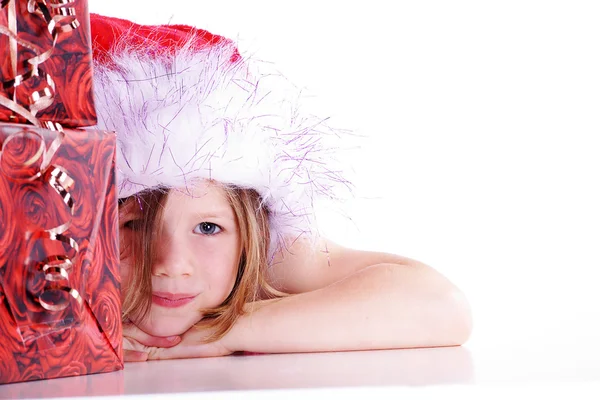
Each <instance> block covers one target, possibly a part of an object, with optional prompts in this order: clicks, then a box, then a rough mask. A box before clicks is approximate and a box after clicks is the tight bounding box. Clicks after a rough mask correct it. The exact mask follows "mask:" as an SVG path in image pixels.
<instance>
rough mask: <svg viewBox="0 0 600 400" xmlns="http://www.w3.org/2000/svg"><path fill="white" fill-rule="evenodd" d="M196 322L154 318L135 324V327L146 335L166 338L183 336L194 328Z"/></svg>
mask: <svg viewBox="0 0 600 400" xmlns="http://www.w3.org/2000/svg"><path fill="white" fill-rule="evenodd" d="M196 322H198V321H176V320H173V319H171V318H168V319H164V320H163V319H162V318H156V319H152V320H149V319H146V320H145V321H143V322H141V323H137V322H136V325H137V326H138V328H140V329H141V330H142V331H144V332H146V333H147V334H148V335H152V336H158V337H167V336H176V335H182V334H184V333H185V332H187V331H188V330H189V329H190V328H191V327H192V326H194V324H195V323H196Z"/></svg>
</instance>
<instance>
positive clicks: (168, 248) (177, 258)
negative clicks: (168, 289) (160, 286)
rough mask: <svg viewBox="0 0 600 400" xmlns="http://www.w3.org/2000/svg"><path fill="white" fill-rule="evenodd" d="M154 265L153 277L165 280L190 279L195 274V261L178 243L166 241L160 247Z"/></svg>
mask: <svg viewBox="0 0 600 400" xmlns="http://www.w3.org/2000/svg"><path fill="white" fill-rule="evenodd" d="M158 246H159V247H158V248H157V254H156V258H155V259H154V262H153V263H152V275H154V276H157V277H165V278H179V277H183V278H186V277H190V276H192V274H193V272H194V265H193V260H192V259H191V257H190V255H189V254H188V252H186V251H185V250H184V249H183V248H182V246H179V245H177V243H176V241H172V240H169V241H165V240H163V241H162V243H160V244H159V245H158Z"/></svg>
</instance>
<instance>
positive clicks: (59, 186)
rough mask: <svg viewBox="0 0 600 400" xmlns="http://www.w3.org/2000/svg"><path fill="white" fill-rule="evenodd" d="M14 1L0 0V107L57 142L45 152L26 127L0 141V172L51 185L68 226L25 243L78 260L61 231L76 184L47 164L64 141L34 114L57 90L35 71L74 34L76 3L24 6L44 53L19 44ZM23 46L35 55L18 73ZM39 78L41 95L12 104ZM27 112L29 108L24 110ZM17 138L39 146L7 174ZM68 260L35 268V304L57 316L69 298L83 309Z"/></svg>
mask: <svg viewBox="0 0 600 400" xmlns="http://www.w3.org/2000/svg"><path fill="white" fill-rule="evenodd" d="M16 1H17V0H0V10H3V9H6V10H7V12H8V19H7V21H8V26H7V27H4V26H0V34H4V35H6V36H8V38H9V57H8V58H9V62H10V67H11V73H12V75H13V78H12V79H9V80H7V81H5V82H0V84H1V86H2V89H3V90H4V91H9V92H10V91H12V98H10V97H9V96H6V95H3V94H2V93H0V105H2V106H4V107H6V108H8V109H10V110H12V111H13V112H14V113H16V114H18V115H20V116H22V117H23V118H25V119H26V120H27V121H28V122H29V123H31V124H32V125H34V126H36V127H40V128H46V129H49V130H52V131H54V133H55V135H56V137H55V139H54V140H53V141H52V143H51V144H50V146H49V147H48V149H46V143H45V141H44V137H43V136H42V134H40V133H39V132H36V131H35V130H32V129H29V128H23V129H21V130H20V131H18V132H15V133H12V134H10V135H9V136H8V137H7V138H6V140H4V142H3V143H2V142H0V172H3V173H4V174H5V175H6V176H7V177H8V178H9V179H11V180H13V181H21V182H33V181H35V180H38V179H39V180H40V181H41V182H43V183H45V184H48V185H50V187H51V188H52V189H53V190H54V191H55V192H56V193H57V194H58V195H59V196H60V197H61V199H62V202H63V203H64V204H65V205H66V206H67V207H68V209H69V213H70V218H69V220H68V221H67V222H65V223H63V224H61V225H58V226H55V227H52V228H49V229H44V230H38V231H35V232H33V233H31V235H29V237H28V239H30V240H37V239H42V240H51V241H57V242H61V243H62V244H64V245H67V246H68V247H70V248H71V249H72V250H73V252H74V254H75V255H74V257H73V258H75V257H77V255H78V253H79V245H78V244H77V242H76V241H75V240H74V239H73V238H71V237H70V236H69V235H67V234H65V232H66V231H67V230H68V229H69V227H70V225H71V223H72V220H73V215H74V207H75V199H73V197H72V195H71V192H70V191H71V189H72V188H73V186H74V185H75V181H74V180H73V179H72V178H71V177H70V176H69V175H68V173H67V171H65V170H64V169H63V168H62V167H60V166H58V165H51V164H50V161H51V160H52V158H53V156H54V154H55V153H56V151H57V150H58V149H59V148H60V146H61V144H62V140H63V138H64V135H65V133H64V130H63V128H62V126H61V125H60V124H59V123H56V122H53V121H40V120H39V119H38V118H37V117H36V115H37V114H38V113H39V112H40V111H41V110H43V109H45V108H48V107H49V106H50V105H51V104H52V102H53V101H54V94H55V92H56V86H55V84H54V80H53V79H52V77H51V76H50V74H48V73H46V72H45V71H44V70H43V68H41V67H40V65H41V64H43V63H44V62H45V61H47V60H48V59H49V58H50V56H51V55H52V53H53V51H54V49H55V47H56V43H57V42H58V39H59V37H60V35H61V34H63V33H67V32H70V31H72V30H74V29H77V28H78V27H79V26H80V23H79V21H78V20H77V17H76V12H75V8H73V7H72V5H73V4H74V2H75V0H48V1H46V0H29V1H28V3H27V11H28V12H29V13H31V14H36V15H39V16H41V17H42V19H43V21H44V22H45V23H46V25H47V30H48V32H49V33H50V35H51V37H52V46H51V47H50V48H49V49H48V50H46V51H44V52H40V50H39V49H38V47H37V46H36V45H35V44H33V43H31V42H28V41H26V40H23V39H21V38H19V37H18V36H17V11H16ZM18 45H20V46H23V47H25V48H27V49H29V50H31V51H33V52H34V54H35V56H34V57H31V58H29V59H28V60H26V62H25V63H24V65H25V66H26V70H25V71H24V72H23V73H21V74H18V71H17V57H18V52H17V46H18ZM35 77H37V78H40V79H41V80H42V81H43V82H44V83H45V87H43V88H42V89H40V90H37V91H32V92H31V93H30V94H29V96H28V101H29V104H28V105H26V106H23V105H21V104H18V102H17V89H18V88H19V86H21V85H23V84H24V83H25V82H27V81H28V80H30V79H33V78H35ZM26 107H28V108H26ZM20 135H22V136H23V137H26V136H27V135H34V136H36V137H37V138H38V140H39V142H40V146H39V148H38V150H37V152H36V153H35V154H34V155H33V156H32V157H30V158H29V159H28V160H26V161H25V162H23V163H22V164H21V166H20V168H19V166H16V168H15V166H11V167H12V168H11V169H10V170H11V171H13V173H12V174H9V173H7V169H6V168H2V166H3V161H4V159H3V157H2V156H3V152H4V151H6V149H7V145H8V144H9V143H10V141H11V140H15V139H16V138H18V137H19V136H20ZM40 159H41V162H40V163H39V164H40V165H39V167H37V168H36V169H37V170H36V171H35V172H34V173H33V174H31V172H30V171H27V169H28V168H29V169H30V168H31V166H33V165H34V164H36V163H38V161H40ZM15 170H16V171H27V172H26V173H23V174H22V175H19V174H16V173H14V171H15ZM73 263H74V262H73V259H71V258H70V257H69V256H68V255H66V254H58V255H50V256H48V257H46V258H45V259H44V260H42V261H41V262H40V263H39V268H40V272H42V273H43V274H44V277H45V280H46V281H47V282H48V284H47V285H46V286H45V287H44V289H43V290H42V293H41V294H40V295H39V296H38V301H39V303H40V305H41V306H42V307H43V308H44V309H46V310H48V311H62V310H64V309H65V308H67V307H68V306H69V304H70V301H69V296H70V297H73V298H74V299H75V300H76V301H77V302H78V303H79V305H82V303H83V300H82V298H81V295H80V294H79V292H78V291H77V290H76V289H74V288H72V287H70V286H69V285H70V283H69V273H70V272H71V269H72V266H73ZM60 292H64V293H66V294H67V297H66V298H64V297H63V298H62V300H60V301H56V300H55V299H56V297H57V296H56V295H57V294H60Z"/></svg>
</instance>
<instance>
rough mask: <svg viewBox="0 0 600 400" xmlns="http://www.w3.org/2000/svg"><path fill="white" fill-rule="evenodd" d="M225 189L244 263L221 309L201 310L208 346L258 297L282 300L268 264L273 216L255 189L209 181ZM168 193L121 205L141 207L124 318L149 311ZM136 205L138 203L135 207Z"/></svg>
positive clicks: (155, 193)
mask: <svg viewBox="0 0 600 400" xmlns="http://www.w3.org/2000/svg"><path fill="white" fill-rule="evenodd" d="M211 183H212V184H214V185H216V186H218V187H220V188H221V189H223V191H224V193H225V196H226V198H227V200H228V202H229V204H230V205H231V207H232V209H233V211H234V214H235V217H236V221H237V224H238V228H239V234H240V249H239V254H240V259H239V262H238V270H237V276H236V279H235V284H234V286H233V289H232V291H231V293H230V294H229V296H228V297H227V298H226V299H225V301H223V303H221V304H220V305H219V306H218V307H215V308H209V309H203V310H201V312H202V313H203V315H204V318H203V319H202V320H201V321H200V322H199V323H198V324H197V326H198V327H201V328H206V329H210V335H209V336H207V337H206V338H205V342H207V343H208V342H213V341H216V340H219V339H221V338H222V337H223V336H225V334H227V332H229V330H230V329H231V328H232V327H233V325H234V324H235V322H236V320H237V319H238V317H240V316H241V315H243V314H244V306H245V305H246V303H248V302H252V301H256V300H257V299H258V297H259V294H261V295H262V296H265V297H270V298H275V297H283V296H285V295H286V293H283V292H281V291H278V290H277V289H275V288H274V287H273V286H271V285H270V284H269V282H268V281H267V278H266V276H267V268H268V265H269V260H268V253H269V243H270V235H269V212H268V210H267V208H266V207H265V206H264V205H263V203H262V201H261V198H260V195H259V194H258V193H257V192H256V191H255V190H253V189H243V188H238V187H233V186H227V185H222V184H218V183H215V182H211ZM168 193H169V190H168V189H155V190H152V191H146V192H142V193H139V194H136V195H134V196H131V197H129V198H127V199H122V200H120V201H119V211H120V215H121V210H122V209H123V208H125V207H127V206H136V207H140V208H141V211H142V212H141V218H140V219H139V220H138V221H137V223H138V226H137V231H138V233H139V234H138V235H137V239H136V240H135V241H134V243H132V244H131V245H132V246H133V248H132V249H131V253H130V254H131V255H132V257H133V260H132V261H133V262H132V265H133V268H132V270H131V276H130V278H129V285H128V288H127V292H126V293H125V296H124V297H123V306H122V317H123V320H124V321H126V320H128V319H133V318H135V319H143V318H144V317H146V316H147V314H148V312H149V311H150V307H151V296H152V283H151V271H152V264H153V261H154V259H155V256H156V246H155V243H156V241H157V240H158V235H159V231H158V225H159V224H158V221H160V220H161V219H162V210H163V208H164V204H165V201H166V198H167V195H168ZM132 202H135V203H134V204H131V203H132ZM125 246H126V244H124V243H122V244H121V258H123V257H124V254H125V253H127V252H128V250H130V249H128V248H126V247H125Z"/></svg>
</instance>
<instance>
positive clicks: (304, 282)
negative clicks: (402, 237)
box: [267, 238, 422, 293]
mask: <svg viewBox="0 0 600 400" xmlns="http://www.w3.org/2000/svg"><path fill="white" fill-rule="evenodd" d="M383 263H393V264H402V265H415V266H416V265H422V264H421V263H419V262H417V261H415V260H412V259H409V258H406V257H402V256H399V255H396V254H390V253H382V252H374V251H365V250H358V249H352V248H348V247H344V246H341V245H339V244H337V243H335V242H333V241H332V240H329V239H327V238H320V239H318V240H316V241H312V240H307V239H298V240H295V241H291V240H290V241H289V242H288V243H287V248H286V249H283V250H281V251H280V252H279V253H278V254H277V255H276V257H275V259H274V261H273V263H272V265H271V267H270V269H269V273H268V277H267V279H268V282H269V283H270V284H271V285H272V286H274V287H275V288H277V289H279V290H282V291H285V292H288V293H303V292H308V291H312V290H316V289H319V288H321V287H325V286H328V285H330V284H332V283H334V282H337V281H339V280H341V279H344V278H345V277H347V276H349V275H351V274H353V273H355V272H357V271H359V270H361V269H363V268H366V267H369V266H371V265H376V264H383Z"/></svg>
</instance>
